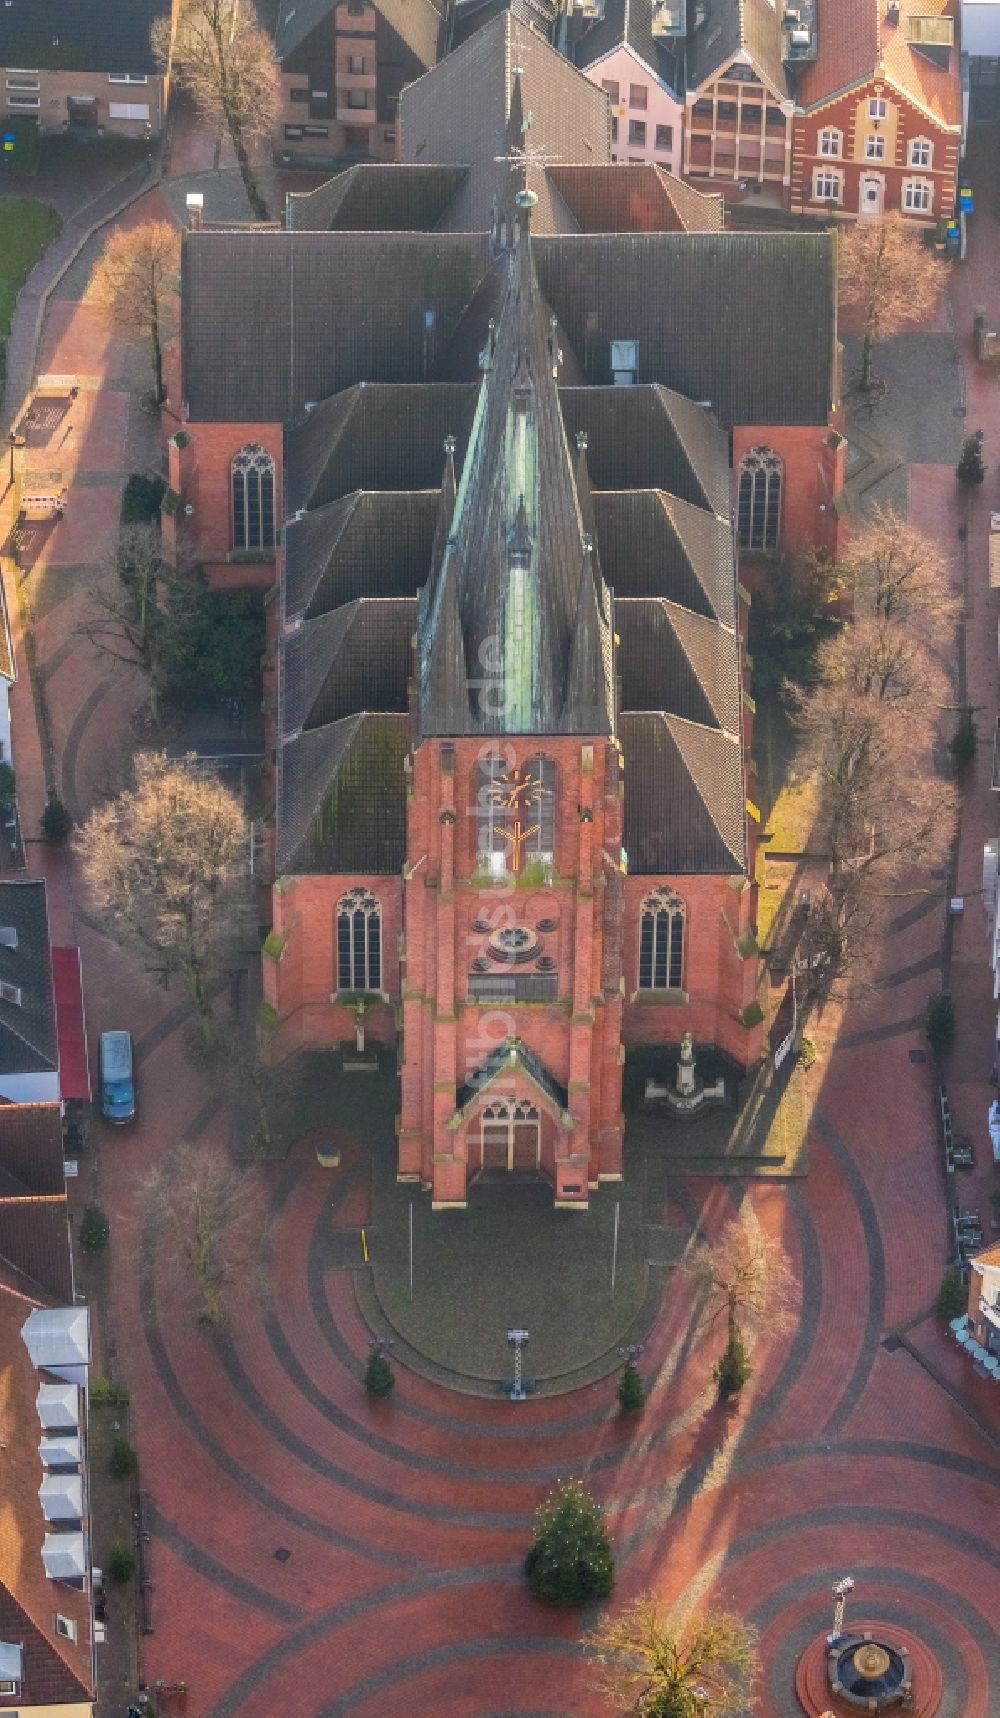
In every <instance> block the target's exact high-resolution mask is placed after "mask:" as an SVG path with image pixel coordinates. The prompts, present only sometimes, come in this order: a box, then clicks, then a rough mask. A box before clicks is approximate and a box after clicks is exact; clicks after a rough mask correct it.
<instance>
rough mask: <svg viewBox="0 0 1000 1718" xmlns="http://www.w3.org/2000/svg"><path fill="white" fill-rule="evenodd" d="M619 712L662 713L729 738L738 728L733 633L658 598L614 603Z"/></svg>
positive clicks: (737, 672) (737, 656)
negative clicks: (650, 711)
mask: <svg viewBox="0 0 1000 1718" xmlns="http://www.w3.org/2000/svg"><path fill="white" fill-rule="evenodd" d="M615 630H616V632H617V633H618V636H619V638H620V640H621V646H620V649H619V652H618V672H619V680H620V685H621V707H622V709H623V710H666V711H668V712H669V713H670V714H671V715H675V716H683V717H684V718H685V720H687V721H689V722H701V723H704V724H705V726H707V727H710V728H721V729H724V730H726V731H727V732H728V733H731V734H735V733H738V732H739V727H740V647H739V640H738V639H737V637H736V634H735V633H734V632H731V631H729V630H727V629H726V628H725V627H722V626H719V625H718V624H717V622H716V621H714V620H708V619H706V618H705V616H704V615H700V614H692V613H691V612H690V610H689V609H686V608H683V607H681V605H680V604H679V603H672V602H668V601H666V600H665V599H664V598H662V597H616V598H615Z"/></svg>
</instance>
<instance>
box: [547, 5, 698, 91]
mask: <svg viewBox="0 0 1000 1718" xmlns="http://www.w3.org/2000/svg"><path fill="white" fill-rule="evenodd" d="M673 40H674V38H671V37H666V38H664V37H660V36H654V35H653V0H604V10H603V13H602V15H601V17H600V18H598V19H596V20H595V22H594V23H593V24H591V26H590V28H589V29H587V30H585V31H584V33H583V35H582V36H579V37H578V38H577V40H576V42H575V43H574V45H573V58H574V59H575V61H576V63H577V65H578V66H592V65H593V64H594V61H595V60H601V59H603V58H604V56H605V54H610V53H613V52H614V50H615V49H616V48H622V47H628V48H631V49H632V51H633V53H635V54H638V56H639V58H640V59H641V60H643V61H644V62H645V64H646V65H647V66H648V67H649V69H650V71H652V72H655V73H656V74H657V76H659V77H661V78H662V79H663V82H664V83H665V84H666V85H667V87H668V89H671V90H673V91H678V89H679V84H680V81H681V78H680V73H681V67H682V63H683V49H684V38H683V36H680V37H679V38H677V39H676V46H677V48H678V49H679V52H677V53H674V52H671V50H670V48H669V47H668V46H667V43H668V42H671V41H673Z"/></svg>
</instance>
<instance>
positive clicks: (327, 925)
mask: <svg viewBox="0 0 1000 1718" xmlns="http://www.w3.org/2000/svg"><path fill="white" fill-rule="evenodd" d="M356 888H364V889H370V890H371V892H372V894H373V895H375V896H376V898H377V899H378V902H379V906H380V908H381V921H382V922H381V948H382V990H383V992H384V994H385V998H386V1001H385V1004H384V1006H381V1007H372V1008H371V1009H369V1010H368V1012H367V1014H366V1016H365V1023H364V1024H365V1036H366V1039H369V1040H370V1041H371V1042H372V1043H377V1044H383V1045H390V1044H393V1043H395V1040H396V1006H397V1004H398V1002H399V989H400V971H399V944H400V935H401V929H402V886H401V884H400V880H399V878H398V877H360V876H336V877H288V878H283V879H281V880H280V881H279V882H278V883H276V885H275V887H274V889H273V891H272V905H273V922H272V929H271V934H270V936H269V937H268V940H267V944H266V945H265V950H264V955H263V959H262V967H263V985H264V1001H265V1002H266V1003H267V1004H268V1006H269V1008H271V1009H273V1010H274V1013H275V1015H276V1017H277V1018H276V1019H275V1021H274V1023H273V1026H272V1028H271V1030H270V1031H269V1033H268V1034H267V1040H268V1041H267V1053H268V1055H269V1057H271V1058H272V1059H273V1060H276V1061H279V1060H281V1059H283V1058H284V1057H285V1056H287V1055H290V1054H291V1052H292V1051H293V1050H298V1049H301V1048H302V1047H303V1046H304V1045H313V1046H315V1045H327V1046H330V1047H334V1046H336V1045H338V1044H341V1043H345V1042H350V1043H353V1041H354V1027H355V1019H354V1012H353V1009H352V1008H351V1007H350V1006H349V1005H348V1004H345V1003H343V1002H338V1001H337V1000H336V998H337V995H338V987H337V976H338V975H337V903H338V902H339V901H340V899H341V897H342V896H343V895H345V894H346V893H347V891H348V890H349V889H356ZM269 950H270V951H272V952H269Z"/></svg>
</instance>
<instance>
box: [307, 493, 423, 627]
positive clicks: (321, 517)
mask: <svg viewBox="0 0 1000 1718" xmlns="http://www.w3.org/2000/svg"><path fill="white" fill-rule="evenodd" d="M439 505H440V495H439V492H438V491H437V490H436V489H423V490H409V491H406V490H404V491H398V492H397V491H393V490H355V492H354V493H353V495H346V496H344V497H343V498H342V499H341V500H339V501H333V502H331V503H330V505H329V506H328V507H320V508H317V510H316V511H315V512H314V513H308V514H307V515H306V517H305V518H304V519H296V520H293V521H292V522H291V523H290V524H289V525H286V527H285V535H284V546H285V578H284V608H285V619H286V620H290V621H295V620H311V619H313V618H314V617H315V616H316V615H320V614H328V613H329V611H330V610H331V609H334V608H337V607H338V606H339V605H340V604H341V603H349V602H354V601H356V599H357V598H358V597H364V596H375V597H406V596H416V594H417V591H418V590H419V589H420V586H421V585H422V584H423V582H424V580H425V579H426V577H427V573H428V569H429V567H430V564H431V549H432V546H433V543H434V528H435V523H436V520H437V516H438V509H439Z"/></svg>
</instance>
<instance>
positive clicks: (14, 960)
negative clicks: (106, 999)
mask: <svg viewBox="0 0 1000 1718" xmlns="http://www.w3.org/2000/svg"><path fill="white" fill-rule="evenodd" d="M0 926H3V927H10V928H12V929H13V930H15V931H16V933H17V947H16V948H10V947H7V946H6V945H5V944H4V942H3V940H2V938H0V979H2V980H3V981H4V982H5V983H7V984H14V985H17V986H18V988H19V989H20V992H21V1001H20V1003H16V1002H5V1001H4V1000H3V999H2V998H0V1073H2V1074H31V1073H51V1072H55V1071H56V1070H57V1069H58V1066H59V1051H58V1048H57V1042H56V1008H55V999H54V996H53V991H52V959H51V954H50V951H49V915H48V910H47V907H46V902H45V884H44V882H41V881H39V882H30V883H7V882H0Z"/></svg>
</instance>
